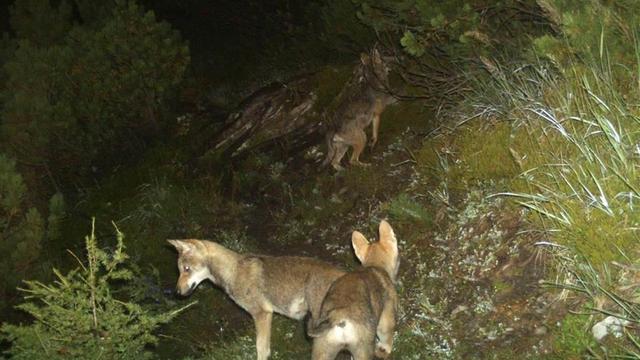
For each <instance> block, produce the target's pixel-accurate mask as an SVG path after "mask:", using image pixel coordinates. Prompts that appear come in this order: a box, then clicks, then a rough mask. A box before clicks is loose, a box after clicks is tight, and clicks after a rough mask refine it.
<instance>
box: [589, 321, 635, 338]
mask: <svg viewBox="0 0 640 360" xmlns="http://www.w3.org/2000/svg"><path fill="white" fill-rule="evenodd" d="M628 323H629V321H627V320H624V319H620V318H617V317H615V316H607V317H606V318H605V319H604V320H602V321H600V322H599V323H597V324H595V325H593V327H592V328H591V333H592V334H593V337H594V338H595V339H596V340H598V341H600V340H602V339H603V338H604V337H605V336H607V335H608V334H612V335H613V336H615V337H617V338H619V337H621V336H622V327H623V326H626V325H627V324H628Z"/></svg>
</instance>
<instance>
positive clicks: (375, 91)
mask: <svg viewBox="0 0 640 360" xmlns="http://www.w3.org/2000/svg"><path fill="white" fill-rule="evenodd" d="M360 62H361V65H360V66H358V68H357V69H356V71H355V74H354V77H353V79H352V81H351V82H350V83H349V84H347V86H346V87H345V88H344V89H343V91H342V92H341V93H340V95H339V96H338V97H337V100H336V101H337V106H336V109H335V111H334V113H333V114H332V115H331V116H330V119H329V123H330V126H333V129H331V130H329V131H328V132H327V137H326V138H327V157H326V158H325V160H324V162H323V166H326V165H328V164H331V166H333V168H334V169H336V170H341V169H342V166H341V165H340V161H342V158H343V157H344V155H345V154H346V152H347V150H349V147H351V148H353V152H352V154H351V159H350V161H349V163H350V164H352V165H366V164H364V163H361V162H360V154H361V153H362V151H363V150H364V148H365V146H366V144H367V134H366V133H365V131H364V129H365V128H367V127H368V126H369V125H370V124H373V130H372V136H371V146H372V147H373V146H374V145H375V144H376V142H377V141H378V129H379V128H380V115H381V114H382V112H383V111H384V109H385V107H386V106H387V105H390V104H392V103H394V102H395V98H393V97H392V96H391V95H390V94H389V93H388V92H387V88H388V74H389V68H388V67H387V65H386V64H385V63H384V61H383V59H382V57H381V56H380V53H379V52H378V50H377V49H375V48H374V49H373V50H372V51H371V54H364V53H363V54H362V55H361V56H360Z"/></svg>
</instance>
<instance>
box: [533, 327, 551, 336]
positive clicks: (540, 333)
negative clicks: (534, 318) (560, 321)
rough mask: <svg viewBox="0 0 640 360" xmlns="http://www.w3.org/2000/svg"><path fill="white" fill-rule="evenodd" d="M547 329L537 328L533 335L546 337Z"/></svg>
mask: <svg viewBox="0 0 640 360" xmlns="http://www.w3.org/2000/svg"><path fill="white" fill-rule="evenodd" d="M547 331H548V330H547V327H546V326H538V327H537V328H535V330H533V334H534V335H536V336H544V335H546V334H547Z"/></svg>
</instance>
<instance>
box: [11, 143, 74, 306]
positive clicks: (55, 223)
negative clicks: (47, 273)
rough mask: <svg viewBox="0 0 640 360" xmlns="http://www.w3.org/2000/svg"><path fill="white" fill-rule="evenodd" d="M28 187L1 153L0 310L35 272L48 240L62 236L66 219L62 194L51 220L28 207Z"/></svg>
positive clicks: (53, 202)
mask: <svg viewBox="0 0 640 360" xmlns="http://www.w3.org/2000/svg"><path fill="white" fill-rule="evenodd" d="M26 194H27V187H26V186H25V184H24V181H23V179H22V176H21V175H20V174H19V173H18V172H17V171H16V168H15V161H14V160H12V159H9V158H7V157H6V156H4V155H3V154H0V253H2V254H6V256H3V257H1V258H0V274H12V275H11V276H4V277H2V278H0V299H1V300H0V308H3V307H5V306H7V305H8V304H7V299H8V298H11V297H12V296H13V295H15V287H16V286H17V285H18V283H19V282H20V281H21V280H22V279H23V278H24V277H25V276H26V275H27V274H28V273H30V272H31V270H32V265H33V263H35V261H36V259H37V258H38V257H39V256H40V248H41V246H42V242H43V241H44V240H45V239H54V238H56V237H57V236H59V233H60V224H61V222H62V220H63V218H64V199H63V197H62V194H56V195H54V196H53V197H52V198H51V201H50V205H49V216H48V221H47V223H45V220H44V219H43V218H42V216H41V215H40V213H39V212H38V210H36V209H35V208H33V207H29V206H28V205H27V201H26V200H25V196H26Z"/></svg>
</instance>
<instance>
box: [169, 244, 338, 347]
mask: <svg viewBox="0 0 640 360" xmlns="http://www.w3.org/2000/svg"><path fill="white" fill-rule="evenodd" d="M169 243H171V245H173V246H174V247H175V248H176V249H177V250H178V253H179V257H178V269H179V270H180V277H179V278H178V284H177V286H176V290H177V292H178V293H179V294H181V295H185V296H186V295H189V294H191V293H192V292H193V290H195V288H196V287H197V286H198V284H199V283H200V282H201V281H203V280H206V279H208V280H210V281H211V282H213V283H214V284H216V285H218V286H220V287H221V288H222V289H223V290H224V291H225V292H226V293H227V294H229V296H230V297H231V299H233V301H235V302H236V303H237V304H238V305H240V307H242V308H243V309H244V310H246V311H247V312H248V313H249V314H250V315H251V316H252V317H253V320H254V322H255V326H256V349H257V352H258V360H266V359H267V358H268V357H269V354H270V353H271V350H270V340H271V318H272V316H273V313H274V312H277V313H279V314H282V315H285V316H287V317H290V318H293V319H298V320H299V319H302V318H304V317H305V315H306V314H307V313H308V312H310V313H311V319H315V318H316V316H317V315H318V313H319V311H320V304H321V303H322V299H323V298H324V296H325V294H326V292H327V290H328V289H329V286H331V284H332V283H333V282H334V281H335V279H337V278H338V277H340V276H342V275H343V274H344V272H343V271H341V270H339V269H337V268H335V267H333V266H331V265H329V264H327V263H325V262H322V261H319V260H316V259H312V258H307V257H291V256H281V257H277V256H263V255H248V254H238V253H236V252H234V251H231V250H229V249H227V248H225V247H223V246H222V245H219V244H217V243H214V242H211V241H205V240H193V239H190V240H169Z"/></svg>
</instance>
